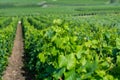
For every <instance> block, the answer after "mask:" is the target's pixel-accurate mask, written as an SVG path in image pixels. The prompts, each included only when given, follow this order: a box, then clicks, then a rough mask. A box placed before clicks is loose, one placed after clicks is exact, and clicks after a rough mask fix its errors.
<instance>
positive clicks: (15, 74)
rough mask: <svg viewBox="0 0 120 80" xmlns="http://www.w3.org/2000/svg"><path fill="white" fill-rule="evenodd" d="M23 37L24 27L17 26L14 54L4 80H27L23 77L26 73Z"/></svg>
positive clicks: (19, 24)
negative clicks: (24, 69)
mask: <svg viewBox="0 0 120 80" xmlns="http://www.w3.org/2000/svg"><path fill="white" fill-rule="evenodd" d="M23 53H24V48H23V36H22V26H21V23H18V25H17V31H16V36H15V40H14V46H13V49H12V54H11V56H10V58H9V59H8V60H9V61H8V62H9V64H8V66H7V68H6V71H5V72H4V75H3V77H2V80H25V78H24V76H23V75H22V74H23V73H24V71H23V70H22V67H23V59H22V57H23Z"/></svg>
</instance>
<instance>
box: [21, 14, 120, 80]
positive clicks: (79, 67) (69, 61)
mask: <svg viewBox="0 0 120 80" xmlns="http://www.w3.org/2000/svg"><path fill="white" fill-rule="evenodd" d="M36 18H37V19H36ZM54 18H55V16H54ZM54 18H52V17H51V18H50V17H49V18H48V17H47V16H44V17H39V18H38V17H28V18H23V26H24V33H25V35H24V37H25V52H26V54H25V55H26V56H27V61H26V67H27V69H29V71H30V72H32V73H31V75H33V77H34V80H41V79H43V80H58V79H62V80H84V79H89V80H93V79H95V80H96V79H97V80H98V79H101V80H105V79H107V80H118V79H119V78H120V77H119V75H120V73H119V72H118V71H119V69H120V66H119V57H120V56H119V54H120V52H119V51H120V45H119V44H120V43H119V41H120V36H119V35H120V28H119V27H118V25H119V24H118V22H119V21H120V20H119V17H117V16H114V17H110V16H107V17H104V18H101V19H102V20H99V17H95V18H94V17H93V19H91V18H80V20H79V21H78V22H79V23H76V24H75V23H74V22H70V21H67V20H64V19H65V17H64V19H62V20H61V19H59V18H57V19H54ZM49 19H51V23H50V21H49ZM52 19H53V20H52ZM114 19H116V20H115V22H113V20H114ZM27 20H28V21H27ZM96 20H97V21H96ZM44 21H46V22H44ZM95 21H96V23H95ZM101 21H102V23H101ZM109 21H111V22H109ZM41 23H42V24H41ZM80 23H81V24H80ZM30 24H31V25H30ZM46 24H49V25H46ZM119 26H120V25H119ZM103 28H104V29H103ZM113 69H114V71H115V72H114V71H113ZM116 73H117V74H116Z"/></svg>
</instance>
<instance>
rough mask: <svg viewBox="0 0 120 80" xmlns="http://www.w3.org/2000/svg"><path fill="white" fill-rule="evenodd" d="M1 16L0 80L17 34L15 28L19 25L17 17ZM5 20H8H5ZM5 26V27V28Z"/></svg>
mask: <svg viewBox="0 0 120 80" xmlns="http://www.w3.org/2000/svg"><path fill="white" fill-rule="evenodd" d="M2 18H3V17H0V22H2V23H1V24H0V25H2V28H1V26H0V80H1V76H2V72H3V71H4V70H5V68H6V65H7V64H8V63H7V59H8V57H9V55H10V53H11V50H12V47H13V41H14V36H15V30H16V25H17V18H16V19H14V18H5V17H4V18H3V19H2ZM5 20H6V21H7V22H5ZM3 27H4V28H3Z"/></svg>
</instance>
